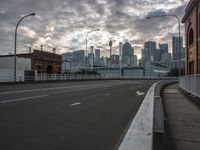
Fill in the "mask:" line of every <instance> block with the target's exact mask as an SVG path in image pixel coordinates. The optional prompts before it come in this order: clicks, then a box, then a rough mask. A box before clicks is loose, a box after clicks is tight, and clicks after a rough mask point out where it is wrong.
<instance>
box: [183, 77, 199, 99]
mask: <svg viewBox="0 0 200 150" xmlns="http://www.w3.org/2000/svg"><path fill="white" fill-rule="evenodd" d="M179 87H180V88H182V89H183V90H185V91H187V92H189V93H191V94H192V95H194V96H196V97H200V75H199V74H197V75H189V76H183V77H180V78H179Z"/></svg>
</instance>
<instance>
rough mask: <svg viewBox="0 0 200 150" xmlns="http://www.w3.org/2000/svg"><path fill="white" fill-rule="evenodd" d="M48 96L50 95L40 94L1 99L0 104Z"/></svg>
mask: <svg viewBox="0 0 200 150" xmlns="http://www.w3.org/2000/svg"><path fill="white" fill-rule="evenodd" d="M46 96H48V95H38V96H32V97H24V98H18V99H11V100H4V101H0V104H4V103H11V102H16V101H24V100H28V99H34V98H41V97H46Z"/></svg>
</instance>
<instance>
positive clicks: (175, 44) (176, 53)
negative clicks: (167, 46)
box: [172, 36, 183, 60]
mask: <svg viewBox="0 0 200 150" xmlns="http://www.w3.org/2000/svg"><path fill="white" fill-rule="evenodd" d="M182 50H183V37H180V53H179V37H175V36H173V37H172V57H173V60H178V59H180V57H181V56H182V55H183V54H182Z"/></svg>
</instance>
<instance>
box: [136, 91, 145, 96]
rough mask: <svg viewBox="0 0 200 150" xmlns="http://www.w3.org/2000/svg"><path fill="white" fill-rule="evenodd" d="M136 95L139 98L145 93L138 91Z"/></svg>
mask: <svg viewBox="0 0 200 150" xmlns="http://www.w3.org/2000/svg"><path fill="white" fill-rule="evenodd" d="M136 94H137V96H141V95H144V93H143V92H140V91H137V92H136Z"/></svg>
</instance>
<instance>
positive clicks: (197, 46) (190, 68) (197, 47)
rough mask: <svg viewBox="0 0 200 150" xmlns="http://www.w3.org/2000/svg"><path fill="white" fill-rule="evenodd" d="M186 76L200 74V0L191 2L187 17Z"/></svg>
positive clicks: (184, 19) (186, 13) (191, 0)
mask: <svg viewBox="0 0 200 150" xmlns="http://www.w3.org/2000/svg"><path fill="white" fill-rule="evenodd" d="M182 23H185V43H186V49H185V57H186V63H185V74H186V75H190V74H199V73H200V0H190V2H189V4H188V6H187V8H186V11H185V16H184V17H183V19H182Z"/></svg>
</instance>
